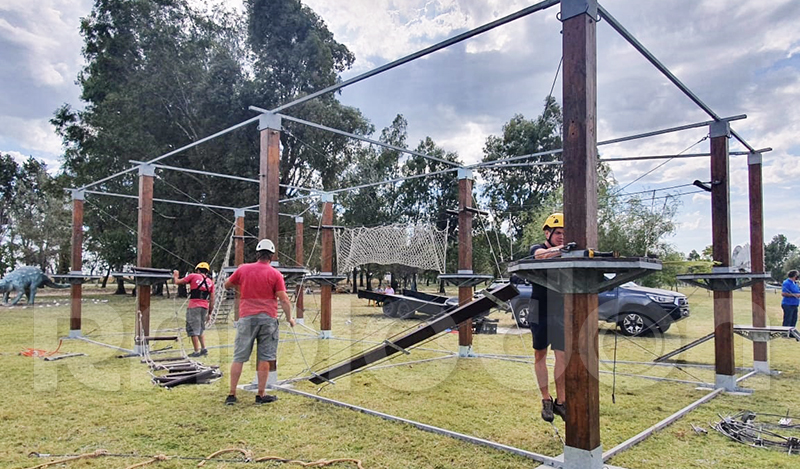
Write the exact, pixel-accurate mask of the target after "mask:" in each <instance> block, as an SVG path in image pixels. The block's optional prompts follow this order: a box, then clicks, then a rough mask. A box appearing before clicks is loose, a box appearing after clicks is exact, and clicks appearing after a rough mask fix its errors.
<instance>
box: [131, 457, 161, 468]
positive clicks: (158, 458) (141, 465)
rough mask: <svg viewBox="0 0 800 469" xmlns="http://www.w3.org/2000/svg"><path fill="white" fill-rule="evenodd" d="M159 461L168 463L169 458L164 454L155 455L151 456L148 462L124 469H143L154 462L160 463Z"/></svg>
mask: <svg viewBox="0 0 800 469" xmlns="http://www.w3.org/2000/svg"><path fill="white" fill-rule="evenodd" d="M161 461H169V456H167V455H165V454H157V455H155V456H153V458H152V459H151V460H149V461H145V462H140V463H139V464H134V465H133V466H128V467H126V468H125V469H136V468H137V467H144V466H147V465H148V464H152V463H154V462H161Z"/></svg>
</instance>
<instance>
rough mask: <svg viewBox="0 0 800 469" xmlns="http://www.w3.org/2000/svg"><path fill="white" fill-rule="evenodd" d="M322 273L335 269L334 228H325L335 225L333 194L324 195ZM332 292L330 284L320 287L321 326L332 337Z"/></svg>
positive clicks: (324, 334) (324, 333)
mask: <svg viewBox="0 0 800 469" xmlns="http://www.w3.org/2000/svg"><path fill="white" fill-rule="evenodd" d="M322 202H323V203H324V205H323V207H322V226H323V228H321V229H322V254H321V255H322V259H321V261H322V262H321V264H322V265H321V268H322V273H323V274H326V273H331V271H332V270H333V228H324V227H325V226H328V227H330V226H332V225H333V194H324V195H323V196H322ZM331 292H332V287H331V286H330V285H322V287H320V320H319V328H320V333H321V334H322V338H324V339H326V338H330V337H332V334H331V327H332V324H331V322H332V321H331Z"/></svg>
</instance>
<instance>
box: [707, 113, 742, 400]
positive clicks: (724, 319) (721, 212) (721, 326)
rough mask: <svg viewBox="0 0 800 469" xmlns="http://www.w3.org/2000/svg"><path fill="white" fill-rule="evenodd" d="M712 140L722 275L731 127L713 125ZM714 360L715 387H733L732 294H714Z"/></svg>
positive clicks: (714, 217)
mask: <svg viewBox="0 0 800 469" xmlns="http://www.w3.org/2000/svg"><path fill="white" fill-rule="evenodd" d="M709 135H710V137H711V229H712V238H711V239H712V244H713V259H714V269H717V270H718V271H724V270H725V269H726V268H729V267H730V265H731V235H730V232H731V217H730V178H729V174H730V171H729V161H728V139H729V138H730V124H729V123H728V122H726V121H721V122H715V123H714V124H711V126H710V127H709ZM714 356H715V364H716V372H717V387H725V388H726V389H729V390H732V389H734V388H735V387H736V377H735V374H736V366H735V359H734V350H733V292H731V291H715V292H714Z"/></svg>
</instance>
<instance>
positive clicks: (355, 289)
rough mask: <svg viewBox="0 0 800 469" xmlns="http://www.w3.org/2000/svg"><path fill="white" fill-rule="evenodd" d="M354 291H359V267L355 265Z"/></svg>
mask: <svg viewBox="0 0 800 469" xmlns="http://www.w3.org/2000/svg"><path fill="white" fill-rule="evenodd" d="M353 293H358V269H356V268H355V267H353Z"/></svg>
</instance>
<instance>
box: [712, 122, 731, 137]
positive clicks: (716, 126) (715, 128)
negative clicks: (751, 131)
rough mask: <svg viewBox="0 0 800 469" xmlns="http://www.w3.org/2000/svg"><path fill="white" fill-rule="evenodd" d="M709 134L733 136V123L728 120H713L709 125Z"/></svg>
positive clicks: (713, 135)
mask: <svg viewBox="0 0 800 469" xmlns="http://www.w3.org/2000/svg"><path fill="white" fill-rule="evenodd" d="M708 136H709V137H711V138H714V137H728V138H730V136H731V123H730V122H728V121H719V122H712V123H711V125H709V126H708Z"/></svg>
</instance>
